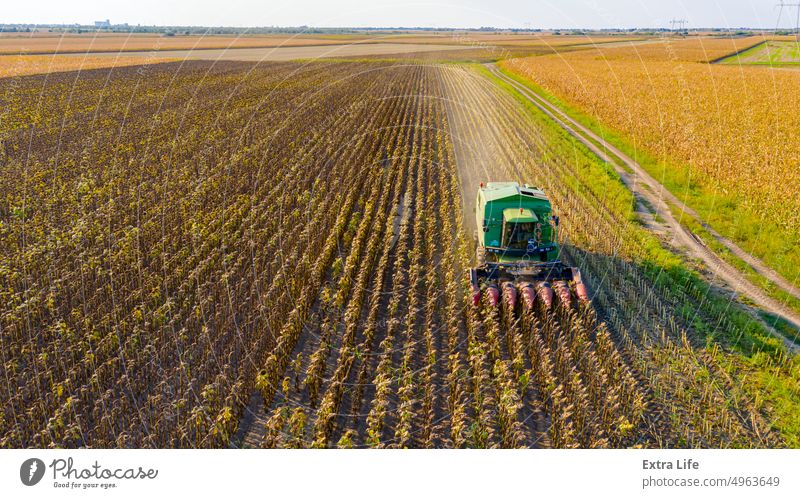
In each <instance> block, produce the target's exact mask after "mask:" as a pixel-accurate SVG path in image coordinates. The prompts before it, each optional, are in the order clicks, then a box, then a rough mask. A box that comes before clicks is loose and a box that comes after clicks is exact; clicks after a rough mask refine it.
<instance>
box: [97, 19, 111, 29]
mask: <svg viewBox="0 0 800 498" xmlns="http://www.w3.org/2000/svg"><path fill="white" fill-rule="evenodd" d="M94 27H95V28H110V27H111V21H109V20H108V19H106V20H105V21H95V22H94Z"/></svg>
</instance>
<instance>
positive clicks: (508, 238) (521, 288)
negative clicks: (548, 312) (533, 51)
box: [469, 182, 589, 310]
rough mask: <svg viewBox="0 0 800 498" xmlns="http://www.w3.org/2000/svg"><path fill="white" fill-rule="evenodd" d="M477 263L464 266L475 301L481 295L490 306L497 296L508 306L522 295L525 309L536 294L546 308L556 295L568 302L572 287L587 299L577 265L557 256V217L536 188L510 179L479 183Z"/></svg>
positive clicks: (513, 304)
mask: <svg viewBox="0 0 800 498" xmlns="http://www.w3.org/2000/svg"><path fill="white" fill-rule="evenodd" d="M475 217H476V221H477V226H478V229H477V230H476V233H475V238H476V239H477V241H476V242H477V263H478V266H477V267H475V268H472V269H470V270H469V278H470V283H471V285H472V292H473V296H472V301H473V304H474V305H475V306H477V305H479V304H480V302H481V296H484V295H485V296H486V298H487V300H488V302H489V303H490V304H491V305H492V306H498V304H499V303H500V297H501V295H502V296H503V300H504V301H505V302H506V305H507V306H508V307H509V308H510V309H512V310H513V309H514V308H515V307H516V304H517V296H521V297H522V304H523V306H524V307H525V309H532V308H533V306H534V303H535V302H536V300H537V299H540V300H541V303H542V305H543V307H544V308H545V309H550V308H551V307H552V306H553V302H554V300H555V298H556V297H557V299H558V302H559V304H560V305H561V306H563V307H565V308H569V307H570V306H571V305H572V293H571V291H570V289H571V290H572V292H574V294H575V296H577V298H578V300H579V301H580V302H583V303H588V302H589V297H588V294H587V292H586V286H585V285H584V284H583V282H582V281H581V272H580V270H579V269H578V268H571V267H568V266H566V265H564V264H563V263H562V262H561V261H560V260H559V259H558V258H559V252H560V251H559V246H558V243H557V240H558V221H559V220H558V217H557V216H553V215H552V210H551V207H550V201H549V200H548V199H547V196H546V195H545V193H544V192H542V191H541V190H539V189H537V188H534V187H530V186H528V185H527V184H526V185H525V186H520V185H519V184H518V183H516V182H492V183H488V184H486V185H484V184H483V183H481V186H480V189H479V190H478V199H477V202H476V206H475Z"/></svg>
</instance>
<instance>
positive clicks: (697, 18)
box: [0, 0, 798, 29]
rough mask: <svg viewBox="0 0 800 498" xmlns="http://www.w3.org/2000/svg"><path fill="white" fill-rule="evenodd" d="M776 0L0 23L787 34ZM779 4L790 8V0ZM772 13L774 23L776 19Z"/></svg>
mask: <svg viewBox="0 0 800 498" xmlns="http://www.w3.org/2000/svg"><path fill="white" fill-rule="evenodd" d="M779 1H780V0H688V1H686V0H548V1H544V0H465V1H458V2H456V1H433V2H414V1H405V2H403V1H397V0H366V1H364V0H361V1H358V0H283V1H276V0H260V1H259V0H27V1H19V0H0V2H2V3H3V4H5V5H3V7H2V8H0V24H14V23H38V24H50V23H53V24H57V23H63V24H71V23H80V24H92V23H93V22H94V21H96V20H104V19H110V20H111V22H112V23H114V24H118V23H128V24H131V25H136V24H142V25H160V26H303V25H305V26H312V27H368V26H369V27H397V26H406V27H410V26H418V27H431V28H432V27H453V28H478V27H481V26H493V27H500V28H523V29H524V28H541V29H548V28H586V29H599V28H637V27H640V28H658V27H669V21H670V20H671V19H685V20H687V21H688V26H689V27H717V28H738V27H754V28H775V27H781V28H787V27H793V26H794V25H795V21H796V12H797V10H796V9H797V7H784V8H783V11H782V12H781V9H780V8H778V7H776V4H777V3H778V2H779ZM786 3H798V0H790V1H787V2H786ZM779 14H780V19H781V22H780V25H778V19H779Z"/></svg>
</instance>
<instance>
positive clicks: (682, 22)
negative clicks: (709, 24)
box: [669, 19, 689, 31]
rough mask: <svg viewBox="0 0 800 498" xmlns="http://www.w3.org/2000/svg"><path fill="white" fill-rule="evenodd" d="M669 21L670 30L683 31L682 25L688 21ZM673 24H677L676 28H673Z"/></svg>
mask: <svg viewBox="0 0 800 498" xmlns="http://www.w3.org/2000/svg"><path fill="white" fill-rule="evenodd" d="M669 23H670V25H671V26H672V31H683V29H684V27H685V26H686V24H688V23H689V21H687V20H686V19H673V20H671V21H670V22H669ZM675 26H678V29H675Z"/></svg>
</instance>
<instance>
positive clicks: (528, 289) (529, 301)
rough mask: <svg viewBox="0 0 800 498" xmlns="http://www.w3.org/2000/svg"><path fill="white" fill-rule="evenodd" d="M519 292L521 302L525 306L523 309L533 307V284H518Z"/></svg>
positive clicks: (534, 291) (534, 295) (534, 298)
mask: <svg viewBox="0 0 800 498" xmlns="http://www.w3.org/2000/svg"><path fill="white" fill-rule="evenodd" d="M519 293H520V294H522V304H523V305H524V306H525V309H526V310H530V309H533V305H534V303H535V302H536V289H534V288H533V284H531V283H523V284H520V285H519Z"/></svg>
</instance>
